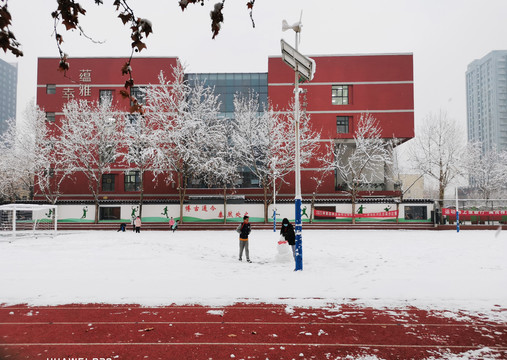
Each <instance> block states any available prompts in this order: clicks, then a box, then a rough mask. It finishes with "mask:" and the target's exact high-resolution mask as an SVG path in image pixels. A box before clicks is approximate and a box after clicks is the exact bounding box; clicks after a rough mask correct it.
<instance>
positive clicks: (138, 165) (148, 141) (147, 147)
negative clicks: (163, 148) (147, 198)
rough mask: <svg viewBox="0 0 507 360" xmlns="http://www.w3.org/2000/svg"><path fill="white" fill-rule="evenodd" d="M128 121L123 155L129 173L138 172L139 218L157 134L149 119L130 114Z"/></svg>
mask: <svg viewBox="0 0 507 360" xmlns="http://www.w3.org/2000/svg"><path fill="white" fill-rule="evenodd" d="M129 119H130V120H131V121H129V122H128V123H127V126H126V127H125V131H124V142H125V143H124V145H125V146H126V148H127V149H126V151H125V153H124V154H123V155H124V160H125V162H126V164H127V166H128V167H129V171H137V172H139V180H140V182H139V216H141V217H142V211H143V200H144V178H145V176H144V175H145V173H146V172H147V171H150V170H152V169H153V165H154V160H155V153H156V145H157V143H158V140H157V137H158V133H157V129H156V125H155V124H153V123H152V122H151V121H150V119H151V118H150V117H146V116H143V115H139V114H131V115H129Z"/></svg>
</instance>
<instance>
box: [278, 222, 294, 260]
mask: <svg viewBox="0 0 507 360" xmlns="http://www.w3.org/2000/svg"><path fill="white" fill-rule="evenodd" d="M280 235H282V236H283V237H284V238H285V240H286V241H287V242H288V243H289V246H290V247H291V248H292V255H293V256H294V259H295V258H296V233H295V232H294V226H292V224H291V223H290V222H289V219H287V218H284V219H283V220H282V228H281V229H280Z"/></svg>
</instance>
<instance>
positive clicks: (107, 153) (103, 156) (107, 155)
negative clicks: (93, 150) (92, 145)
mask: <svg viewBox="0 0 507 360" xmlns="http://www.w3.org/2000/svg"><path fill="white" fill-rule="evenodd" d="M115 150H116V149H115V147H114V145H110V144H106V145H105V146H103V147H102V148H101V149H100V161H102V162H103V163H113V162H114V161H115V160H116V151H115Z"/></svg>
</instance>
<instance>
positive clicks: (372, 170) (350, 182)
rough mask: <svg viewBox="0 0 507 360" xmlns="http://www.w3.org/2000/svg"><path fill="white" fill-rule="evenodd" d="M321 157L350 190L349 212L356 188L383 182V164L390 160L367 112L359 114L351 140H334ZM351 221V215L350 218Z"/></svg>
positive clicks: (354, 210)
mask: <svg viewBox="0 0 507 360" xmlns="http://www.w3.org/2000/svg"><path fill="white" fill-rule="evenodd" d="M328 154H331V156H324V157H322V158H321V160H322V162H323V163H324V164H326V167H327V168H328V169H329V170H331V169H335V170H336V172H337V176H338V179H341V181H342V183H343V184H344V185H345V188H344V190H345V191H347V192H348V193H349V194H350V197H351V202H352V213H353V214H355V212H356V202H357V199H358V195H359V192H360V191H362V189H364V188H367V187H368V186H369V185H371V184H374V183H378V182H384V167H385V166H386V164H388V165H389V164H391V163H392V159H391V152H390V151H389V144H388V142H387V141H386V140H385V139H383V138H382V130H381V128H380V126H379V124H378V121H377V119H376V118H375V117H374V116H373V115H371V114H368V113H366V114H361V116H360V118H359V121H358V123H357V128H356V131H355V132H354V141H353V143H346V142H341V143H336V144H333V145H331V146H330V147H329V150H328ZM352 222H353V223H355V218H354V217H353V218H352Z"/></svg>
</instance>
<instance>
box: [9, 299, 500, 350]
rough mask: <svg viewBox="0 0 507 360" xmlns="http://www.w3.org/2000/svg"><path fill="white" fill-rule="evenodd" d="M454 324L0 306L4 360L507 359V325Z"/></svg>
mask: <svg viewBox="0 0 507 360" xmlns="http://www.w3.org/2000/svg"><path fill="white" fill-rule="evenodd" d="M495 311H497V312H499V313H504V312H507V309H502V308H497V309H496V310H495ZM456 315H457V316H455V317H453V318H450V317H448V316H446V317H444V316H442V315H441V314H440V315H439V313H437V312H428V311H424V310H420V309H415V308H407V309H395V310H386V309H382V310H379V309H373V308H364V307H357V306H353V305H343V306H340V307H337V308H335V309H304V308H290V307H286V306H282V305H265V304H255V305H245V304H238V305H234V306H227V307H219V308H211V307H203V306H167V307H157V308H146V307H139V306H137V305H118V306H115V305H102V304H101V305H93V304H90V305H66V306H57V307H28V306H19V305H18V306H3V307H1V306H0V359H2V360H4V359H14V360H18V359H44V360H48V359H52V360H55V359H59V360H63V359H64V358H65V359H66V360H69V359H88V360H93V359H111V360H113V359H119V360H130V359H163V360H168V359H178V360H180V359H234V360H239V359H263V360H265V359H271V360H274V359H356V358H359V359H375V358H378V359H386V360H388V359H416V360H418V359H428V358H432V359H439V358H442V357H444V358H447V357H446V356H448V355H449V354H451V353H452V354H465V355H466V356H467V357H466V358H467V359H469V358H470V359H474V360H475V359H481V358H487V359H507V323H505V322H493V321H487V320H482V319H480V318H474V317H471V316H469V315H466V316H464V315H463V314H456ZM445 354H447V355H445ZM470 354H473V356H472V355H470ZM468 356H471V357H468Z"/></svg>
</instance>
